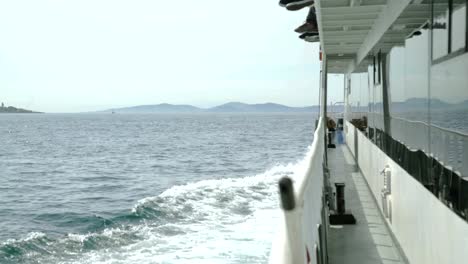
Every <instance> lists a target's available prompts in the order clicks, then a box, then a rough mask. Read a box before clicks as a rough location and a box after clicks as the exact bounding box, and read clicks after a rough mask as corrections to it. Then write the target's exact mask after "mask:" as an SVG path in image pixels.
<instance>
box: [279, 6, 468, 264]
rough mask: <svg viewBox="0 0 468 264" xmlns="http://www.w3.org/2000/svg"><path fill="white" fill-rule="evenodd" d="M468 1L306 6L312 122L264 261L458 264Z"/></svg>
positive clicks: (286, 182)
mask: <svg viewBox="0 0 468 264" xmlns="http://www.w3.org/2000/svg"><path fill="white" fill-rule="evenodd" d="M286 2H288V1H286ZM289 2H294V1H289ZM296 2H304V1H296ZM467 3H468V1H466V0H316V1H315V3H314V7H315V13H316V20H317V26H318V36H319V45H320V50H321V56H320V57H321V81H320V97H321V98H320V100H321V111H320V118H319V120H318V122H317V127H316V131H315V134H314V142H313V144H312V156H311V158H310V162H309V168H308V170H307V173H306V174H305V175H303V177H301V178H295V179H290V178H287V177H285V178H282V179H281V180H280V182H279V183H278V186H279V192H280V203H279V204H280V205H281V208H282V212H283V215H284V217H283V218H282V219H283V220H284V221H283V222H282V223H281V225H280V226H278V230H277V231H278V234H277V237H276V239H275V240H274V243H273V246H272V250H271V256H270V263H294V264H296V263H321V264H326V263H332V264H335V263H360V264H363V263H411V264H464V263H468V30H467V29H468V19H467V16H468V9H467ZM285 15H287V14H285ZM336 74H339V75H340V76H342V78H343V80H344V81H343V87H331V86H328V79H329V78H334V75H336ZM331 89H342V90H340V93H342V94H344V100H345V104H344V114H343V117H342V118H341V117H339V116H338V117H339V118H337V116H336V115H335V114H334V113H330V112H328V111H327V105H329V104H330V103H329V100H328V99H327V94H328V93H329V92H330V90H331ZM335 93H336V90H335ZM329 119H335V121H336V122H337V124H338V126H337V128H336V131H335V132H333V131H332V130H334V129H333V128H334V127H333V125H332V126H330V125H327V120H329ZM339 137H342V138H343V139H344V140H336V139H337V138H339Z"/></svg>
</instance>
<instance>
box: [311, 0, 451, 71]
mask: <svg viewBox="0 0 468 264" xmlns="http://www.w3.org/2000/svg"><path fill="white" fill-rule="evenodd" d="M315 2H316V10H317V11H316V12H317V22H318V25H319V32H320V45H321V49H322V52H323V53H324V54H325V55H326V58H327V63H328V72H329V73H351V72H364V71H367V62H366V61H367V60H368V59H369V56H368V55H369V54H371V53H372V52H374V51H381V52H382V53H387V52H389V51H390V49H391V48H392V47H394V46H398V45H404V42H405V39H406V38H407V37H408V36H410V35H411V34H412V33H413V32H414V31H416V30H418V29H419V28H421V27H422V26H423V25H424V24H426V23H427V22H428V17H429V16H428V14H430V12H431V3H430V2H431V1H429V0H316V1H315ZM437 8H441V9H443V5H440V7H437V4H436V7H435V9H437Z"/></svg>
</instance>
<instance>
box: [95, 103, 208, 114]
mask: <svg viewBox="0 0 468 264" xmlns="http://www.w3.org/2000/svg"><path fill="white" fill-rule="evenodd" d="M201 111H203V110H202V109H201V108H198V107H195V106H191V105H171V104H157V105H139V106H132V107H125V108H116V109H109V110H105V111H103V112H115V113H192V112H201Z"/></svg>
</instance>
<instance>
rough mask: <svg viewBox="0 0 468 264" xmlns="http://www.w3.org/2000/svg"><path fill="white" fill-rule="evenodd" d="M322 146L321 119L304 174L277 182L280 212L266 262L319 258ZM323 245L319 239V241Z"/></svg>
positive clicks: (283, 262)
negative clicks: (274, 236) (280, 220)
mask: <svg viewBox="0 0 468 264" xmlns="http://www.w3.org/2000/svg"><path fill="white" fill-rule="evenodd" d="M324 147H325V125H324V120H323V118H321V119H320V120H319V122H318V127H317V129H316V130H315V133H314V141H313V143H312V146H311V156H310V160H309V163H308V167H307V170H306V173H305V174H304V175H299V176H298V177H297V178H294V179H291V178H289V177H284V178H282V179H281V180H280V182H279V188H280V198H281V204H282V212H283V220H284V221H283V222H282V223H281V226H280V230H279V233H278V237H277V238H276V239H274V244H273V248H272V250H271V255H270V263H278V264H286V263H287V264H293V263H294V264H295V263H308V262H307V261H306V260H308V261H310V260H311V259H314V262H315V259H317V258H323V254H321V252H320V250H321V248H322V247H321V246H320V245H321V238H322V237H326V236H325V235H324V234H323V232H326V231H325V228H322V227H321V226H322V224H323V223H324V221H326V220H325V217H324V216H325V215H326V214H325V213H324V210H325V209H324V207H323V204H324V202H323V201H324V199H323V197H324V196H323V194H324V191H323V189H324V188H323V187H324V170H323V168H324V167H323V161H324ZM322 244H323V241H322Z"/></svg>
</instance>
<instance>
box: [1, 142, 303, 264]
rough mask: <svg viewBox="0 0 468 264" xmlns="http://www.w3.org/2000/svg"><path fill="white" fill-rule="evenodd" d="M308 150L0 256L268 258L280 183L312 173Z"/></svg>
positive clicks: (8, 245)
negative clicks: (285, 161)
mask: <svg viewBox="0 0 468 264" xmlns="http://www.w3.org/2000/svg"><path fill="white" fill-rule="evenodd" d="M309 157H310V151H309V153H308V154H307V155H306V157H305V158H304V159H302V160H300V161H298V162H296V163H291V164H287V165H280V164H279V165H277V166H274V167H273V168H271V169H269V170H267V171H265V172H264V173H262V174H258V175H255V176H250V177H243V178H226V179H216V180H203V181H198V182H192V183H187V184H186V185H181V186H174V187H172V188H170V189H167V190H166V191H164V192H163V193H161V194H160V195H157V196H154V197H147V198H144V199H141V200H139V201H138V202H137V203H136V204H135V205H134V207H133V208H132V209H131V211H130V212H129V213H128V214H123V215H121V216H118V217H116V218H113V219H103V221H104V222H106V223H107V225H105V226H104V227H103V229H102V230H101V231H99V232H93V233H87V234H68V235H66V236H62V237H54V236H52V235H48V234H44V233H31V234H28V235H27V236H26V237H24V238H22V239H16V240H8V241H6V242H4V243H2V244H0V263H5V264H9V263H12V264H13V263H26V264H29V263H70V264H71V263H162V262H164V263H187V262H197V263H202V262H209V263H217V262H225V260H226V259H227V258H229V259H230V260H232V261H233V262H239V263H243V262H266V261H267V259H268V250H269V247H270V243H271V240H272V239H273V235H274V233H275V229H276V227H275V221H277V220H278V219H279V210H278V209H277V208H279V202H278V197H277V185H276V182H277V180H278V179H279V178H280V177H282V176H285V175H289V176H292V177H293V178H294V177H295V175H300V174H302V173H305V170H306V167H307V161H308V160H309Z"/></svg>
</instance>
